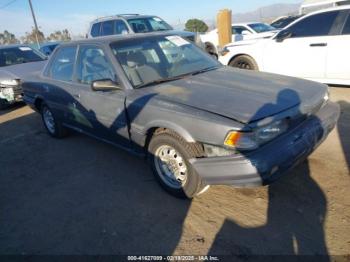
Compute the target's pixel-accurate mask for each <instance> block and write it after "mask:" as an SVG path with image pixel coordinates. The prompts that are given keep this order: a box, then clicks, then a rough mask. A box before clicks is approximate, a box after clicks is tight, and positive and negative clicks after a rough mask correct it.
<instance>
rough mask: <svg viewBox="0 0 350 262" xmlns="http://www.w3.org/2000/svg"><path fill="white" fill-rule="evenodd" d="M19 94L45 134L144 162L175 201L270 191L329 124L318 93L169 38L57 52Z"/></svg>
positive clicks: (324, 90)
mask: <svg viewBox="0 0 350 262" xmlns="http://www.w3.org/2000/svg"><path fill="white" fill-rule="evenodd" d="M169 50H171V52H170V51H169ZM23 86H24V99H25V101H26V102H27V103H28V104H29V105H30V106H32V107H33V108H34V109H36V110H37V111H39V112H40V113H41V115H42V119H43V123H44V125H45V127H46V129H47V131H48V132H49V134H50V135H51V136H53V137H58V138H59V137H63V136H64V135H65V134H66V132H67V129H66V128H67V127H68V128H72V129H74V130H77V131H79V132H82V133H86V134H89V135H91V136H93V137H95V138H98V139H101V140H103V141H107V142H109V143H111V144H114V145H117V146H119V147H122V148H124V149H126V150H128V151H132V152H133V153H136V154H139V155H147V157H148V160H149V163H150V165H151V166H152V168H153V171H154V175H155V177H156V179H157V181H158V182H159V183H160V185H161V186H162V187H163V188H164V189H166V190H167V191H168V192H170V193H171V194H173V195H175V196H180V197H194V196H196V195H198V194H200V193H202V192H204V191H205V190H206V189H207V188H208V186H207V185H216V184H221V185H235V186H241V187H242V186H243V187H245V186H261V185H265V184H267V183H271V182H272V181H274V180H275V179H277V178H279V177H280V176H281V175H282V174H284V173H285V171H286V170H288V169H289V168H290V167H291V166H293V164H295V163H296V162H298V160H300V159H302V158H304V157H306V156H307V155H308V154H310V153H311V152H312V151H313V150H314V149H315V148H316V147H317V145H318V144H320V143H321V142H322V140H323V139H325V138H326V137H327V135H328V133H329V132H330V131H331V130H332V129H333V127H334V125H335V124H336V121H337V119H338V116H339V107H338V106H337V105H336V104H334V103H332V102H330V101H329V100H328V87H327V86H325V85H321V84H318V83H314V82H310V81H305V80H301V79H295V78H288V77H281V76H277V77H276V76H274V75H270V74H264V73H256V72H248V71H242V70H236V69H232V68H229V67H224V66H222V65H221V64H220V63H219V62H217V61H216V60H214V59H212V58H211V57H209V56H208V55H207V54H206V53H204V52H203V51H202V50H200V49H199V48H198V47H196V46H195V45H193V44H192V43H190V42H189V41H186V40H185V39H184V38H181V37H179V36H173V35H171V34H143V35H142V34H138V35H135V36H120V37H107V38H99V39H98V38H96V39H90V40H85V41H79V42H72V43H69V44H63V45H60V47H58V49H57V50H56V51H55V52H54V54H53V55H52V56H51V57H50V61H49V63H48V65H47V67H46V68H45V70H44V72H43V74H42V75H40V76H37V77H36V78H33V79H32V80H28V81H26V82H25V83H24V85H23ZM275 101H277V102H276V104H273V103H275ZM299 108H300V110H299ZM301 120H302V121H303V122H302V123H301V122H300V121H301ZM301 124H302V125H301ZM310 126H312V128H310ZM300 133H301V134H303V135H300ZM296 137H297V138H298V139H296ZM276 149H278V150H276ZM249 159H251V160H252V161H249ZM276 166H277V167H278V168H277V169H276ZM277 171H278V172H277ZM117 172H118V171H117V170H116V173H117ZM119 175H125V174H119Z"/></svg>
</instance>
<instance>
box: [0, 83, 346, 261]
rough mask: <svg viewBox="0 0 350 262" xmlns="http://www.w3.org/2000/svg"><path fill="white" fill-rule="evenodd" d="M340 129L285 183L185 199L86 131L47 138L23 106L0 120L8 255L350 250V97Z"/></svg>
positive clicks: (0, 245) (0, 240) (0, 242)
mask: <svg viewBox="0 0 350 262" xmlns="http://www.w3.org/2000/svg"><path fill="white" fill-rule="evenodd" d="M331 98H332V100H334V101H338V102H339V103H340V105H341V107H342V115H341V119H340V122H339V124H338V127H337V129H336V130H334V131H333V132H332V133H331V135H330V136H329V137H328V139H327V140H326V141H325V142H324V143H323V144H322V145H321V146H320V147H319V148H318V149H317V150H316V151H315V152H314V153H313V154H312V155H311V156H310V157H309V159H308V160H307V161H305V162H304V163H302V164H301V165H300V166H298V167H297V168H296V169H295V170H294V171H292V172H291V173H290V174H289V175H288V176H286V177H284V178H283V179H281V180H280V181H278V182H276V183H275V184H273V185H271V186H270V187H262V188H255V189H234V188H231V187H227V186H217V187H212V188H211V189H210V190H209V191H208V192H207V193H206V194H203V195H201V196H200V197H198V198H196V199H194V200H192V201H185V200H179V199H176V198H173V197H172V196H169V195H168V194H167V193H165V192H164V191H162V190H161V188H160V187H159V186H158V184H157V183H156V182H155V180H154V179H153V177H152V174H151V172H150V170H149V168H148V166H147V165H146V163H145V161H144V160H143V159H139V158H136V157H134V156H132V155H129V154H128V153H126V152H124V151H121V150H119V149H116V148H114V147H112V146H110V145H107V144H104V143H101V142H98V141H95V140H93V139H90V138H88V137H85V136H83V135H79V134H72V135H71V136H69V137H68V138H66V139H64V140H55V139H52V138H50V137H49V136H48V135H47V134H46V132H45V130H44V129H43V127H42V124H41V119H40V116H39V115H38V114H36V113H33V111H31V110H30V109H29V108H28V107H26V106H16V107H13V108H11V109H9V110H7V111H2V112H0V167H1V168H0V254H94V255H96V254H99V255H108V254H140V255H145V254H149V255H151V254H153V255H154V254H167V255H169V254H177V255H184V254H201V255H203V254H215V255H224V254H227V255H230V254H235V255H241V256H245V255H250V254H323V255H327V254H328V255H344V254H349V253H350V208H349V207H350V190H349V188H350V175H349V166H350V88H344V87H332V88H331Z"/></svg>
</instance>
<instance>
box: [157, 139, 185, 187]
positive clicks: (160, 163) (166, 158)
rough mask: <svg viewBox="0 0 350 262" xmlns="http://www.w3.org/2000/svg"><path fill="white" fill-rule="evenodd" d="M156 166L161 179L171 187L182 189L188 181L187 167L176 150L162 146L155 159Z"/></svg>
mask: <svg viewBox="0 0 350 262" xmlns="http://www.w3.org/2000/svg"><path fill="white" fill-rule="evenodd" d="M154 164H155V166H156V169H157V172H158V174H159V176H160V178H161V179H162V180H163V181H164V183H166V184H167V185H168V186H169V187H172V188H175V189H180V188H181V187H182V186H183V185H184V184H185V183H186V181H187V166H186V163H185V161H184V159H183V158H182V156H181V155H180V154H179V152H178V151H176V149H175V148H173V147H171V146H167V145H163V146H160V147H159V148H158V149H157V150H156V152H155V157H154Z"/></svg>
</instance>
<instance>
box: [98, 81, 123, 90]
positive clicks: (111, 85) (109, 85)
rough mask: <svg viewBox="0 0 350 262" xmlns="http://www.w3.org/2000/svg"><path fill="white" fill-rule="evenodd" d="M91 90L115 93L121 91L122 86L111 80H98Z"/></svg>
mask: <svg viewBox="0 0 350 262" xmlns="http://www.w3.org/2000/svg"><path fill="white" fill-rule="evenodd" d="M91 89H92V90H93V91H113V90H120V89H121V88H120V86H119V85H118V84H117V83H116V82H114V81H112V80H110V79H102V80H96V81H93V82H92V83H91Z"/></svg>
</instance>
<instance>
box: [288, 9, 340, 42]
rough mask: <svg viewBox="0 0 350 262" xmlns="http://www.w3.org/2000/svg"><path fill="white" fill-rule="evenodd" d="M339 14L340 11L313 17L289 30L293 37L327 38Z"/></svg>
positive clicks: (305, 19)
mask: <svg viewBox="0 0 350 262" xmlns="http://www.w3.org/2000/svg"><path fill="white" fill-rule="evenodd" d="M338 14H339V11H333V12H326V13H321V14H316V15H312V16H309V17H306V18H304V19H303V20H301V21H300V22H298V23H296V24H294V25H292V26H291V27H290V28H289V30H290V31H291V33H292V37H313V36H327V35H328V34H329V32H330V31H331V29H332V26H333V24H334V21H335V19H336V18H337V16H338Z"/></svg>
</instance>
